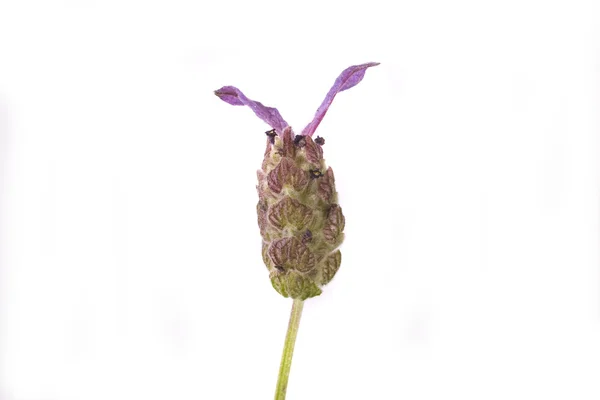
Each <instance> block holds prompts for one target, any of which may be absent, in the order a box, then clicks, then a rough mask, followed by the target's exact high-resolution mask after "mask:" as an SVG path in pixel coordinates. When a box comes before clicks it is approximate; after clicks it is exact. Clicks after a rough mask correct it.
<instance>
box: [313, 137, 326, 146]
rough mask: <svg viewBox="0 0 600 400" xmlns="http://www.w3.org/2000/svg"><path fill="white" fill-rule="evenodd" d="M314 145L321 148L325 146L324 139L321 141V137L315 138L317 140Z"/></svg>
mask: <svg viewBox="0 0 600 400" xmlns="http://www.w3.org/2000/svg"><path fill="white" fill-rule="evenodd" d="M315 143H316V144H318V145H319V146H323V145H324V144H325V139H323V138H322V137H321V136H317V138H316V139H315Z"/></svg>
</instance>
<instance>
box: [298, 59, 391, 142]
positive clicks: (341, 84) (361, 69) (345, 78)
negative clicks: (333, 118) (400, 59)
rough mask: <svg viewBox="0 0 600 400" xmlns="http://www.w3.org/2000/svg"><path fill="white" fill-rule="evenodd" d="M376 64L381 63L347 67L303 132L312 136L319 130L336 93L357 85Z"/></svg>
mask: <svg viewBox="0 0 600 400" xmlns="http://www.w3.org/2000/svg"><path fill="white" fill-rule="evenodd" d="M376 65H379V63H376V62H371V63H366V64H361V65H353V66H351V67H348V68H346V69H345V70H344V71H343V72H342V73H341V74H340V76H338V78H337V79H336V80H335V83H334V84H333V86H332V87H331V89H329V93H327V96H325V100H323V103H321V105H320V106H319V108H318V109H317V112H316V114H315V117H314V118H313V120H312V121H311V122H310V124H308V125H306V128H304V129H303V130H302V134H303V135H308V136H312V135H313V133H315V131H316V130H317V127H318V126H319V124H320V123H321V121H322V120H323V117H324V116H325V113H327V110H328V109H329V106H330V105H331V103H332V102H333V99H334V97H335V95H336V94H338V93H339V92H343V91H344V90H347V89H350V88H351V87H354V86H356V85H357V84H358V83H359V82H360V81H362V79H363V77H364V76H365V72H366V70H367V68H369V67H374V66H376Z"/></svg>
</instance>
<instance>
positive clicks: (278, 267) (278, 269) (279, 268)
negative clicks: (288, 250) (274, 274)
mask: <svg viewBox="0 0 600 400" xmlns="http://www.w3.org/2000/svg"><path fill="white" fill-rule="evenodd" d="M275 269H276V270H277V271H279V272H285V270H284V269H283V267H282V266H281V265H276V266H275Z"/></svg>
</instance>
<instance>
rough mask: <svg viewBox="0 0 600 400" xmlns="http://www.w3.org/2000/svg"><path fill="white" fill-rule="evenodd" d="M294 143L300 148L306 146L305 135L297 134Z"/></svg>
mask: <svg viewBox="0 0 600 400" xmlns="http://www.w3.org/2000/svg"><path fill="white" fill-rule="evenodd" d="M294 144H295V145H296V146H298V147H300V148H302V147H304V146H306V139H305V138H304V135H296V137H294Z"/></svg>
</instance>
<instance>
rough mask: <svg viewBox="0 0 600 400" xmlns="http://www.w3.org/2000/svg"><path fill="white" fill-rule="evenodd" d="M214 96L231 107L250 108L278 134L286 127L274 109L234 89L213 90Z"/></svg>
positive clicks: (286, 124)
mask: <svg viewBox="0 0 600 400" xmlns="http://www.w3.org/2000/svg"><path fill="white" fill-rule="evenodd" d="M215 94H216V95H217V96H218V97H219V98H220V99H221V100H223V101H224V102H226V103H229V104H231V105H234V106H248V107H250V108H251V109H252V111H254V114H256V115H257V116H258V118H260V119H262V120H263V121H265V122H266V123H267V124H269V125H270V126H271V128H274V129H275V130H276V131H277V132H279V133H281V132H283V129H284V128H285V127H286V126H288V123H287V122H285V120H284V119H283V118H282V117H281V115H280V114H279V111H277V109H276V108H272V107H267V106H264V105H263V104H262V103H259V102H258V101H254V100H250V99H249V98H247V97H246V96H245V95H244V93H242V92H241V90H239V89H238V88H236V87H233V86H223V87H222V88H221V89H219V90H215Z"/></svg>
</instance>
